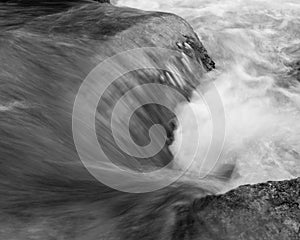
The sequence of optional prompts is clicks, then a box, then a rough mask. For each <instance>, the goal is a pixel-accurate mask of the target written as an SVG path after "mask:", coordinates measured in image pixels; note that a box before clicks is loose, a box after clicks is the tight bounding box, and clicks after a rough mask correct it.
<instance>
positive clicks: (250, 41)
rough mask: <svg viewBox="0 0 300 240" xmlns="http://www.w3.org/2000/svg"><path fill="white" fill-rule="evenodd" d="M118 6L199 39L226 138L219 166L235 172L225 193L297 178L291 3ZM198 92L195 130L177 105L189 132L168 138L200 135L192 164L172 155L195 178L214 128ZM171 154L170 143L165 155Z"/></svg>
mask: <svg viewBox="0 0 300 240" xmlns="http://www.w3.org/2000/svg"><path fill="white" fill-rule="evenodd" d="M118 5H123V6H129V7H135V8H141V9H145V10H156V11H157V10H160V11H167V12H172V13H176V14H178V15H180V16H182V17H183V18H185V19H186V20H187V21H188V22H189V23H190V24H191V25H192V26H193V27H194V30H195V31H196V32H197V33H198V34H199V36H200V38H201V40H202V42H203V44H204V45H205V47H206V48H207V50H208V52H209V55H210V56H211V57H212V58H213V59H214V61H215V62H216V64H217V66H216V70H215V71H213V72H211V73H209V74H207V75H206V79H205V80H206V81H208V82H214V86H216V88H217V89H218V92H219V95H220V97H221V99H222V102H223V105H224V110H225V117H226V121H225V126H226V137H225V141H224V147H223V150H222V153H221V155H220V158H219V160H218V163H228V164H235V165H236V169H235V174H234V179H233V180H232V183H231V187H235V186H237V185H241V184H245V183H257V182H262V181H267V180H282V179H290V178H293V177H297V176H300V121H299V120H300V86H299V82H298V81H299V80H300V78H299V77H300V76H299V61H300V2H299V1H298V0H263V1H262V0H261V1H235V0H227V1H218V0H210V1H206V0H186V1H178V0H168V1H163V2H162V1H158V0H156V1H147V0H138V1H135V0H131V1H130V0H120V1H118ZM200 88H201V92H203V93H204V99H203V98H199V97H197V94H195V97H194V98H193V99H192V102H191V106H192V107H193V109H194V111H195V112H196V114H197V116H198V119H199V122H200V123H201V124H200V125H198V130H199V131H197V132H195V129H196V128H195V127H196V124H197V123H195V122H191V121H190V117H189V115H188V114H187V113H186V111H185V108H186V106H179V107H178V109H177V113H178V114H181V116H184V119H185V120H184V124H186V125H187V126H189V129H190V131H188V132H186V131H185V132H181V131H180V129H181V128H180V127H179V129H178V131H177V132H176V134H175V139H176V135H177V136H179V134H182V137H183V138H182V140H183V141H193V139H195V138H196V135H200V138H201V143H200V151H198V154H197V155H196V157H194V156H191V155H189V149H188V148H187V149H182V148H180V149H179V153H178V155H177V156H178V159H179V165H182V166H184V164H185V159H188V158H191V157H193V158H194V162H193V164H192V166H191V168H190V171H191V172H193V173H196V174H197V173H198V172H199V171H200V170H201V168H202V167H203V165H204V166H209V165H210V159H207V160H206V162H204V163H203V159H204V155H205V151H204V149H206V148H207V147H208V146H209V144H210V141H211V135H212V129H213V126H212V121H211V117H210V112H209V109H208V108H207V105H206V104H205V94H209V92H210V91H211V87H210V85H208V86H204V87H203V86H200ZM203 88H205V89H203ZM178 148H179V146H178V143H177V142H176V141H175V143H174V144H173V146H172V149H173V151H174V152H175V151H177V150H178ZM202 148H203V149H202ZM202 150H203V151H202Z"/></svg>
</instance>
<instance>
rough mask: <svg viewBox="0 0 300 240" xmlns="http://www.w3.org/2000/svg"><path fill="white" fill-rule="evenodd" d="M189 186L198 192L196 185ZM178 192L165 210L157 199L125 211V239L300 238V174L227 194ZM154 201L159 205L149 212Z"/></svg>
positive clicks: (217, 239) (122, 231) (242, 187)
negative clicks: (290, 178)
mask: <svg viewBox="0 0 300 240" xmlns="http://www.w3.org/2000/svg"><path fill="white" fill-rule="evenodd" d="M185 192H186V193H188V194H189V196H191V195H192V194H191V193H192V192H191V191H190V192H188V191H186V190H185ZM176 195H177V196H176V197H175V196H174V198H173V200H174V202H173V203H168V204H166V203H164V204H165V205H164V207H165V208H164V210H162V209H161V208H160V207H161V206H160V205H159V203H158V202H156V206H155V203H154V202H155V201H153V202H152V203H151V204H154V206H151V205H150V206H149V204H144V205H143V207H141V206H136V207H133V209H131V211H130V212H129V213H128V214H127V213H125V217H124V219H125V220H123V222H122V224H121V227H120V228H119V229H120V230H121V236H125V237H124V238H123V239H136V240H137V239H153V240H154V239H185V240H187V239H201V240H202V239H204V240H236V239H238V240H254V239H255V240H261V239H263V240H266V239H267V240H271V239H272V240H273V239H276V240H280V239H285V240H288V239H289V240H297V239H299V238H300V178H298V179H295V180H290V181H282V182H268V183H261V184H257V185H246V186H241V187H239V188H237V189H235V190H232V191H230V192H227V193H226V194H223V195H218V196H207V197H205V198H200V199H193V198H190V199H188V198H187V197H185V198H183V197H182V193H181V194H179V193H177V194H176ZM180 195H181V197H180ZM180 198H181V201H179V199H180ZM149 207H152V208H153V211H149V214H148V215H145V211H147V210H148V208H149ZM142 211H143V212H142ZM133 213H139V214H133ZM154 219H155V220H154Z"/></svg>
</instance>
